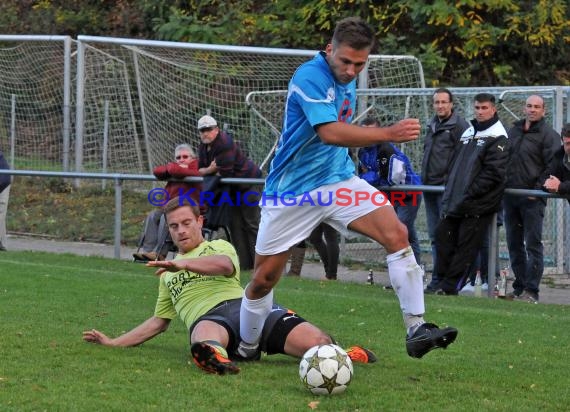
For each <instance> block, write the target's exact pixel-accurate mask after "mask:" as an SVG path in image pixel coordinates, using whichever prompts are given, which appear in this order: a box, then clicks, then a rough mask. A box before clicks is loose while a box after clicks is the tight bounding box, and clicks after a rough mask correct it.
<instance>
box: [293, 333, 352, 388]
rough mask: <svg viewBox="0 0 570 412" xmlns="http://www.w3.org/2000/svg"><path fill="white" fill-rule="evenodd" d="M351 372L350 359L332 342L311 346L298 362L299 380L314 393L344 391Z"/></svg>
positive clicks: (350, 377)
mask: <svg viewBox="0 0 570 412" xmlns="http://www.w3.org/2000/svg"><path fill="white" fill-rule="evenodd" d="M353 374H354V371H353V368H352V360H350V358H349V357H348V355H347V354H346V352H345V351H344V349H342V348H341V347H339V346H337V345H333V344H328V345H320V346H313V347H312V348H311V349H309V350H308V351H307V352H305V354H304V355H303V358H302V359H301V363H300V364H299V376H300V377H301V382H303V384H304V385H305V387H306V388H307V389H309V390H310V391H311V392H312V393H313V394H315V395H332V394H335V393H341V392H344V391H345V390H346V387H347V386H348V384H349V383H350V381H351V379H352V375H353Z"/></svg>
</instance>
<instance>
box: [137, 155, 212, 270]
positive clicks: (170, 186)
mask: <svg viewBox="0 0 570 412" xmlns="http://www.w3.org/2000/svg"><path fill="white" fill-rule="evenodd" d="M174 158H175V160H176V161H175V162H170V163H167V164H165V165H160V166H157V167H155V168H154V170H153V174H154V176H155V177H156V178H157V179H159V180H168V179H184V178H185V177H191V176H199V175H200V174H199V172H198V159H197V158H196V153H194V150H192V148H191V147H190V146H189V145H187V144H181V145H178V146H177V147H176V149H174ZM200 189H201V184H200V183H188V182H174V181H172V182H168V183H167V184H166V186H164V190H166V192H167V193H168V198H169V199H174V198H175V197H179V196H180V195H181V194H182V193H190V197H191V198H192V199H193V201H194V202H195V204H196V205H200ZM166 200H168V199H166ZM200 206H201V205H200ZM200 210H201V212H202V213H204V210H203V208H202V207H201V208H200ZM163 216H164V212H163V210H162V208H160V209H156V210H153V211H152V212H150V213H149V214H148V215H147V217H146V219H145V223H144V233H143V237H142V244H141V246H140V250H139V251H138V252H137V253H134V254H133V257H134V258H135V260H136V261H142V262H146V261H150V260H164V258H165V257H166V254H167V252H168V245H166V246H165V245H164V244H161V243H163V242H161V240H162V241H164V240H166V237H167V234H168V228H167V227H166V222H165V219H164V218H163Z"/></svg>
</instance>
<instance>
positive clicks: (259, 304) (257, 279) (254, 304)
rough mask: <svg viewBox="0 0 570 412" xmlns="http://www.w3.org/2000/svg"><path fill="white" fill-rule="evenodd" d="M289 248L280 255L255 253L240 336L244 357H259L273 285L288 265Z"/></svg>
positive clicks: (242, 314) (241, 350)
mask: <svg viewBox="0 0 570 412" xmlns="http://www.w3.org/2000/svg"><path fill="white" fill-rule="evenodd" d="M288 257H289V251H287V252H283V253H279V254H277V255H268V256H261V255H258V254H256V255H255V268H254V270H253V277H252V279H251V281H250V282H249V284H248V285H247V287H246V288H245V291H244V295H243V299H242V305H241V311H240V319H241V322H240V336H241V339H242V340H241V342H240V344H239V347H238V350H237V354H238V355H239V356H240V357H242V358H244V359H252V358H255V357H257V356H258V353H259V339H260V338H261V332H262V330H263V324H264V323H265V319H266V318H267V316H269V312H270V311H271V307H272V306H273V287H274V286H275V285H276V284H277V282H279V279H280V278H281V274H282V273H283V270H284V269H285V265H286V264H287V259H288Z"/></svg>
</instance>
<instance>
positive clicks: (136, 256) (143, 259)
mask: <svg viewBox="0 0 570 412" xmlns="http://www.w3.org/2000/svg"><path fill="white" fill-rule="evenodd" d="M133 259H134V260H135V262H142V263H146V262H148V259H147V258H146V257H144V256H143V254H142V253H133Z"/></svg>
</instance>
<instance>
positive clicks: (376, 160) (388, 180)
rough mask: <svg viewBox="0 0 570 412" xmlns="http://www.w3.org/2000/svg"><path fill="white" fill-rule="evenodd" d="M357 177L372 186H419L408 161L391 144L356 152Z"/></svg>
mask: <svg viewBox="0 0 570 412" xmlns="http://www.w3.org/2000/svg"><path fill="white" fill-rule="evenodd" d="M358 175H359V176H360V178H361V179H364V180H366V181H367V182H368V183H370V184H371V185H372V186H394V185H421V184H422V182H421V179H420V176H419V175H417V174H416V173H415V172H414V171H413V169H412V164H411V162H410V159H408V157H407V156H406V155H405V154H404V153H402V151H401V150H400V149H398V148H397V147H396V146H395V145H394V144H392V143H380V144H378V145H376V146H370V147H363V148H361V149H360V150H359V151H358Z"/></svg>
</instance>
